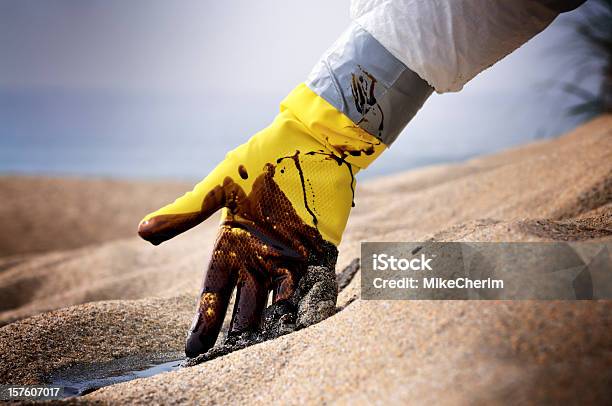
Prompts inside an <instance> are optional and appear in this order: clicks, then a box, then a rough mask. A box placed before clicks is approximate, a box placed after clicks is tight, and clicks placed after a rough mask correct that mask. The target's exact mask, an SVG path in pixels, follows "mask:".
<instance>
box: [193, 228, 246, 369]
mask: <svg viewBox="0 0 612 406" xmlns="http://www.w3.org/2000/svg"><path fill="white" fill-rule="evenodd" d="M222 241H223V236H221V237H220V239H219V243H218V244H217V247H216V249H215V250H214V251H213V257H212V259H211V261H210V264H209V266H208V270H207V271H206V274H205V276H204V282H203V285H202V291H201V294H200V300H199V302H198V308H197V312H196V315H195V317H194V320H193V323H192V327H191V329H190V332H189V335H188V336H187V342H186V344H185V354H186V355H187V356H188V357H195V356H197V355H199V354H202V353H204V352H206V351H208V350H209V349H210V348H212V346H213V345H214V344H215V341H216V340H217V337H218V335H219V331H220V330H221V326H222V325H223V319H224V318H225V313H226V311H227V306H228V303H229V300H230V297H231V295H232V291H233V289H234V286H235V285H236V278H237V272H236V271H235V269H236V268H235V267H234V266H233V265H234V264H232V262H231V261H229V260H228V258H227V256H225V255H222V254H223V250H222V249H219V246H220V245H222V244H221V242H222Z"/></svg>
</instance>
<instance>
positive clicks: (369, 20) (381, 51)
mask: <svg viewBox="0 0 612 406" xmlns="http://www.w3.org/2000/svg"><path fill="white" fill-rule="evenodd" d="M584 1H585V0H353V1H352V5H351V15H352V17H353V21H352V22H351V24H350V25H349V27H348V28H347V29H346V30H345V31H344V33H343V34H342V35H341V36H340V38H338V39H337V40H336V41H335V42H334V44H332V46H331V47H330V48H329V49H328V50H327V51H326V52H325V53H324V54H323V55H322V57H321V59H320V60H319V61H318V62H317V64H316V65H315V66H314V67H313V69H312V71H311V73H310V75H309V76H308V79H307V81H306V85H307V86H308V87H309V88H310V89H311V90H312V91H314V92H315V93H316V94H317V95H319V96H321V97H322V98H323V99H325V100H326V101H327V102H329V103H330V104H331V105H332V106H334V107H335V108H336V109H337V110H339V111H340V112H342V113H343V114H344V115H346V116H347V117H349V118H350V119H351V120H352V121H353V123H355V124H356V125H357V126H359V127H361V129H363V130H364V131H366V132H367V133H369V134H371V135H374V136H375V137H377V138H378V139H379V140H380V141H381V142H382V143H383V144H385V145H386V146H390V145H391V144H392V143H393V142H394V141H395V139H396V138H397V137H398V135H399V134H400V133H401V132H402V130H403V129H404V127H405V126H406V124H407V123H408V122H409V121H410V120H411V119H412V117H414V115H415V114H416V113H417V112H418V110H419V109H420V108H421V106H422V105H423V103H425V101H426V100H427V98H428V97H429V96H430V95H431V94H432V92H433V91H434V90H435V91H437V92H438V93H444V92H456V91H459V90H461V88H462V87H463V85H465V84H466V83H467V82H468V81H469V80H471V79H472V78H473V77H474V76H476V75H477V74H478V73H480V72H481V71H483V70H484V69H486V68H488V67H489V66H491V65H493V64H494V63H495V62H497V61H499V60H500V59H502V58H503V57H505V56H506V55H508V54H509V53H510V52H512V51H514V50H515V49H516V48H518V47H520V46H521V45H523V44H524V43H525V42H527V41H528V40H529V39H530V38H532V37H533V36H535V35H536V34H537V33H539V32H540V31H542V30H543V29H544V28H546V26H547V25H548V24H550V23H551V22H552V21H553V20H554V19H555V17H556V16H557V15H558V14H559V13H560V12H563V11H568V10H571V9H573V8H575V7H577V6H578V5H580V4H581V3H582V2H584Z"/></svg>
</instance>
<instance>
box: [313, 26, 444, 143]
mask: <svg viewBox="0 0 612 406" xmlns="http://www.w3.org/2000/svg"><path fill="white" fill-rule="evenodd" d="M306 85H307V86H308V87H309V88H310V89H311V90H312V91H314V92H315V93H316V94H318V95H319V96H321V97H322V98H323V99H325V100H326V101H327V102H328V103H330V104H331V105H332V106H334V107H335V108H336V109H337V110H338V111H340V112H341V113H342V114H344V115H346V116H347V117H349V118H350V119H351V120H352V122H353V123H354V124H356V125H357V126H359V127H360V128H362V129H363V130H365V131H367V132H368V133H369V134H371V135H373V136H375V137H377V138H378V139H379V140H380V141H382V142H383V143H384V144H385V145H387V146H389V145H391V144H392V143H393V141H395V139H396V138H397V136H398V135H399V134H400V132H401V131H402V130H403V129H404V127H405V126H406V125H407V124H408V122H409V121H410V120H411V119H412V117H414V115H415V114H416V113H417V111H418V110H419V109H420V108H421V106H422V105H423V103H424V102H425V100H426V99H427V98H428V97H429V95H431V93H432V92H433V88H432V87H430V86H429V85H428V84H427V82H426V81H424V80H423V79H421V78H420V77H419V76H418V75H417V74H416V73H414V72H413V71H411V70H410V69H408V67H406V65H404V64H403V63H402V62H401V61H399V60H398V59H397V58H396V57H394V56H393V55H392V54H391V53H390V52H389V51H387V49H386V48H385V47H384V46H382V45H381V44H380V43H379V42H378V41H377V40H376V39H375V38H374V37H373V36H372V35H371V34H370V33H368V32H367V31H366V30H364V29H363V28H362V27H361V26H359V25H358V24H356V23H354V22H353V23H351V25H350V26H349V28H348V29H347V30H346V31H345V32H344V33H343V34H342V35H341V36H340V38H339V39H338V40H337V41H336V42H335V43H334V44H333V45H332V46H331V48H330V49H328V50H327V52H325V54H323V56H322V58H321V60H320V61H319V62H318V63H317V64H316V65H315V67H314V68H313V70H312V72H311V73H310V75H309V76H308V80H307V82H306Z"/></svg>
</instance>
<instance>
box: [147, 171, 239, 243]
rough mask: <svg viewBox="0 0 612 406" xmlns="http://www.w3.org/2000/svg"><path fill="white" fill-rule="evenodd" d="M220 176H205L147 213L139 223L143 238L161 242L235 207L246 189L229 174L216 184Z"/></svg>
mask: <svg viewBox="0 0 612 406" xmlns="http://www.w3.org/2000/svg"><path fill="white" fill-rule="evenodd" d="M217 177H218V174H216V173H215V174H213V175H211V176H208V177H206V178H205V179H204V180H203V181H202V182H200V183H198V184H197V185H196V187H195V188H194V189H193V190H192V191H191V192H188V193H185V194H184V195H183V196H181V197H180V198H178V199H176V200H175V201H174V202H173V203H170V204H168V205H166V206H164V207H162V208H161V209H159V210H157V211H155V212H153V213H151V214H149V215H147V216H146V217H145V218H144V219H143V220H142V221H141V222H140V224H139V225H138V234H139V235H140V237H142V238H143V239H145V240H147V241H149V242H151V243H153V244H154V245H158V244H160V243H162V242H164V241H166V240H169V239H171V238H173V237H175V236H177V235H179V234H181V233H183V232H185V231H187V230H189V229H190V228H193V227H195V226H197V225H198V224H200V223H201V222H203V221H204V220H206V219H207V218H209V217H210V216H212V215H213V214H214V213H216V212H217V211H218V210H219V209H221V208H223V207H227V208H229V209H230V210H236V208H237V207H238V206H239V205H240V203H241V202H242V201H244V199H245V194H244V191H243V189H242V188H241V187H240V186H238V184H236V183H235V182H234V181H233V180H232V179H231V178H230V177H226V178H225V179H224V181H223V183H222V184H218V183H215V181H214V179H217Z"/></svg>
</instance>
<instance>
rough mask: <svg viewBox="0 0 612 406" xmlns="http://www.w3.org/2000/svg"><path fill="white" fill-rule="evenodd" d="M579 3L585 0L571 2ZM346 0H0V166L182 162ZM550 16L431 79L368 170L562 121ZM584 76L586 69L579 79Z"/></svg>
mask: <svg viewBox="0 0 612 406" xmlns="http://www.w3.org/2000/svg"><path fill="white" fill-rule="evenodd" d="M587 6H588V4H587ZM348 9H349V1H347V0H342V1H338V0H334V1H329V0H327V1H323V0H317V1H308V2H282V1H270V0H268V1H256V2H254V1H229V2H219V1H215V2H212V1H195V0H181V1H167V0H45V1H36V0H0V171H3V172H7V171H8V172H15V171H16V172H44V173H73V174H94V175H114V176H136V177H138V176H146V177H172V176H178V177H189V178H197V177H199V176H203V175H205V174H206V172H207V171H209V170H210V169H211V168H212V167H213V166H214V164H215V163H216V162H218V161H219V160H220V159H222V157H223V155H224V153H225V152H226V151H227V150H228V149H230V148H231V147H233V146H236V145H238V144H240V143H241V142H243V141H245V140H246V139H247V138H248V137H249V136H250V135H252V134H253V133H254V132H256V131H257V130H259V129H261V128H262V127H264V126H265V125H267V124H268V123H269V122H270V120H271V119H272V118H273V116H274V115H275V113H276V112H277V109H278V103H279V101H280V100H281V99H282V98H283V97H284V96H285V95H286V94H287V93H288V92H289V91H290V90H291V89H292V88H293V87H294V86H295V85H296V84H298V83H299V82H301V81H303V80H304V79H305V77H306V75H307V74H308V72H309V70H310V68H311V67H312V66H313V64H314V63H315V62H316V61H317V59H318V58H319V56H320V55H321V54H322V53H323V51H324V50H325V49H326V48H327V47H328V46H329V45H330V44H331V43H332V42H333V41H334V40H335V39H336V38H337V37H338V35H339V34H340V33H341V32H342V30H343V29H344V28H345V27H346V26H347V25H348V23H349V16H348ZM571 19H572V16H571V15H569V16H564V17H563V18H561V19H559V20H558V21H557V22H555V23H554V24H553V25H552V26H551V27H549V28H548V29H547V30H546V31H545V32H543V33H542V34H540V35H539V36H538V37H536V38H535V39H533V40H532V41H530V42H529V43H528V44H527V45H525V46H524V47H522V48H521V49H519V50H518V51H516V52H515V53H514V54H512V55H511V56H510V57H508V58H506V59H505V60H504V61H502V62H501V63H499V64H497V65H495V66H494V67H493V68H491V69H489V70H487V71H486V72H484V73H483V74H481V75H480V76H479V77H477V78H476V79H475V80H474V81H472V82H471V83H469V84H468V85H467V86H466V87H465V89H464V90H463V91H462V92H460V93H458V94H450V95H441V96H440V95H434V96H433V97H432V98H430V100H429V101H428V102H427V103H426V105H425V107H424V108H423V110H422V111H421V112H420V114H419V115H418V116H417V117H416V118H415V119H414V120H413V122H412V123H410V125H409V126H408V127H407V129H406V130H405V132H404V134H403V135H402V136H401V137H400V139H399V141H398V142H396V144H394V145H393V148H392V149H391V150H390V151H388V152H387V153H385V155H383V157H382V158H381V159H379V161H378V162H376V163H375V164H374V165H373V167H372V171H370V173H372V174H378V173H385V172H389V171H393V170H399V169H405V168H409V167H413V166H415V165H419V164H422V163H428V162H436V161H443V160H453V159H460V158H463V157H466V156H471V155H474V154H477V153H481V152H488V151H494V150H498V149H501V148H503V147H506V146H510V145H515V144H518V143H522V142H526V141H529V140H532V139H534V138H536V137H539V136H549V135H552V134H554V133H558V132H560V131H564V130H566V129H567V128H570V127H571V126H573V125H575V120H571V119H567V118H565V117H564V114H563V109H564V108H565V107H567V106H568V105H570V104H571V103H572V102H573V101H574V100H573V99H571V98H570V97H569V96H567V95H562V94H561V95H560V94H559V93H558V92H555V91H546V90H543V89H542V88H543V86H542V84H543V83H544V82H545V81H546V80H549V79H551V78H558V77H559V76H563V75H567V74H568V72H569V73H571V66H572V65H571V62H570V57H571V52H572V49H574V48H572V47H575V44H573V43H572V41H571V40H568V39H571V35H572V33H573V32H572V29H571V27H569V25H568V21H569V20H571ZM591 82H593V81H591Z"/></svg>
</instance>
